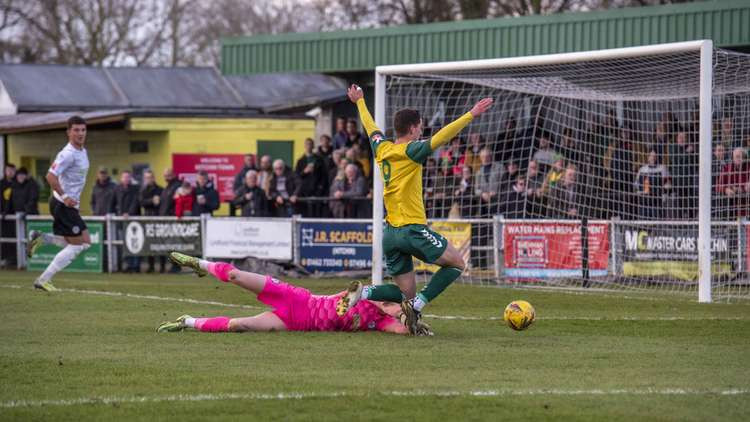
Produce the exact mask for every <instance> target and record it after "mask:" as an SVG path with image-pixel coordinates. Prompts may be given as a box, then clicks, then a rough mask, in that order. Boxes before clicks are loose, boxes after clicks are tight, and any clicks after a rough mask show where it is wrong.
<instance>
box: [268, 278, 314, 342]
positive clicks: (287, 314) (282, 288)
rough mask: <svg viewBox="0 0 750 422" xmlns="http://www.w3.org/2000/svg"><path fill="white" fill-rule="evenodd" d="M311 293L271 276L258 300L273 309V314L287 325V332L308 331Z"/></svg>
mask: <svg viewBox="0 0 750 422" xmlns="http://www.w3.org/2000/svg"><path fill="white" fill-rule="evenodd" d="M310 296H311V293H310V291H309V290H307V289H303V288H301V287H296V286H292V285H291V284H287V283H284V282H283V281H279V280H277V279H275V278H273V277H271V276H270V275H267V276H266V285H265V286H264V287H263V291H262V292H260V294H259V295H258V300H259V301H261V302H263V303H265V304H266V305H268V306H270V307H271V308H273V313H274V314H275V315H276V316H277V317H279V319H281V321H282V322H283V323H284V325H286V328H287V330H290V331H300V330H307V329H308V328H307V327H308V326H309V325H310V324H309V320H310V311H309V309H308V301H309V300H310Z"/></svg>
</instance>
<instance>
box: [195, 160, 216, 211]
mask: <svg viewBox="0 0 750 422" xmlns="http://www.w3.org/2000/svg"><path fill="white" fill-rule="evenodd" d="M194 196H195V202H193V215H201V214H210V215H213V213H214V211H216V210H217V209H219V205H220V204H219V192H217V191H216V189H215V188H214V184H213V182H211V180H210V179H209V178H208V173H206V172H205V171H201V172H199V173H198V179H197V180H196V182H195V195H194Z"/></svg>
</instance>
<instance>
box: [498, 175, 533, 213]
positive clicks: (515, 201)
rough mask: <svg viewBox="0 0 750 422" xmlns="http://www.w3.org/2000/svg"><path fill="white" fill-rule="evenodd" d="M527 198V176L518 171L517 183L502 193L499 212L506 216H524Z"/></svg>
mask: <svg viewBox="0 0 750 422" xmlns="http://www.w3.org/2000/svg"><path fill="white" fill-rule="evenodd" d="M527 198H528V190H527V189H526V176H524V175H523V174H522V173H517V174H516V178H515V183H514V184H513V185H512V186H508V187H507V188H506V189H505V191H503V192H501V193H500V201H499V211H498V212H499V213H500V214H502V215H503V217H504V218H524V217H525V211H526V202H527Z"/></svg>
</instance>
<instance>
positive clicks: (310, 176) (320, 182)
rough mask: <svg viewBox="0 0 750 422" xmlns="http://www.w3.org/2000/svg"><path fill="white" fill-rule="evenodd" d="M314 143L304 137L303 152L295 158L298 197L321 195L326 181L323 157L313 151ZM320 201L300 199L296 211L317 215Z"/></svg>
mask: <svg viewBox="0 0 750 422" xmlns="http://www.w3.org/2000/svg"><path fill="white" fill-rule="evenodd" d="M314 147H315V143H314V142H313V140H312V139H311V138H307V139H305V154H304V155H303V156H302V157H301V158H300V159H299V160H297V165H296V166H295V169H294V172H295V173H296V174H297V180H299V182H300V186H299V197H300V198H307V197H311V196H321V195H323V194H324V190H325V189H326V187H327V185H328V183H327V180H326V178H327V177H326V169H325V165H324V164H323V159H322V158H321V157H320V156H318V154H315V152H314ZM319 208H320V203H318V202H305V201H300V203H299V204H298V207H297V212H299V213H300V214H302V215H303V216H304V217H319V216H320V212H319Z"/></svg>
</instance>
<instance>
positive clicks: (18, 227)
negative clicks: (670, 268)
mask: <svg viewBox="0 0 750 422" xmlns="http://www.w3.org/2000/svg"><path fill="white" fill-rule="evenodd" d="M83 218H84V221H87V222H101V223H103V226H104V230H103V236H102V238H101V240H100V241H101V242H102V245H103V246H104V247H105V251H106V262H107V271H108V272H110V273H111V272H114V271H115V269H116V268H117V266H118V262H119V258H120V256H119V255H120V251H119V249H120V248H121V247H123V246H124V243H125V242H124V240H123V239H122V238H120V230H119V228H118V224H120V223H124V222H129V221H171V222H175V221H200V223H201V224H200V234H201V243H202V245H201V246H202V250H203V255H204V257H205V254H206V238H207V236H206V227H207V222H208V220H209V219H211V220H233V221H241V220H247V221H255V222H264V221H265V222H270V221H286V222H291V223H292V233H291V244H292V259H291V261H290V262H293V263H295V264H298V265H299V264H300V262H301V258H302V257H301V255H300V249H301V242H300V235H299V227H300V226H299V225H300V224H304V223H331V224H336V223H365V224H369V223H372V222H373V220H372V219H355V218H345V219H335V218H304V217H301V216H298V215H295V216H292V217H290V218H250V217H225V216H222V217H212V216H210V215H208V214H203V215H201V216H192V217H182V218H177V217H171V216H169V217H167V216H129V217H123V216H116V215H113V214H108V215H106V216H86V217H83ZM3 219H4V221H13V222H14V225H15V233H16V235H15V236H9V235H8V234H7V233H0V244H15V245H16V266H17V268H18V269H23V268H26V266H27V258H26V253H25V250H26V243H27V238H26V232H27V230H26V228H27V222H30V221H52V220H53V218H52V216H50V215H25V214H24V213H16V214H11V215H5V216H4V217H3ZM429 222H447V223H467V224H471V225H472V232H473V231H474V230H477V229H479V228H480V227H481V226H483V225H484V226H485V228H491V230H486V231H484V233H486V236H488V237H487V238H486V239H485V240H486V241H485V242H483V243H484V244H482V245H477V244H472V245H471V246H470V247H471V251H472V253H473V252H475V251H477V252H483V253H489V252H491V256H492V258H493V259H492V267H486V268H484V269H487V270H491V272H492V273H494V276H495V278H496V279H499V278H501V277H502V276H503V272H504V268H503V259H502V253H503V250H504V247H505V245H504V239H503V226H504V225H505V224H506V223H525V224H538V223H544V224H554V223H558V224H582V225H583V226H587V225H592V224H605V225H607V226H608V227H609V242H610V243H609V245H610V246H609V265H608V266H609V269H608V273H609V274H610V275H617V274H618V273H619V270H618V268H619V266H620V264H621V263H620V259H621V257H620V256H619V250H620V245H622V244H623V242H622V241H618V239H617V236H618V233H619V231H620V228H621V227H629V228H632V227H658V228H664V229H669V228H673V229H675V230H679V228H681V227H695V230H697V228H698V222H697V221H685V220H675V221H657V220H620V219H618V218H613V219H611V220H587V221H586V220H575V219H518V220H517V219H512V220H511V219H504V218H503V217H502V216H500V215H497V216H495V217H494V218H459V219H431V220H429ZM711 225H712V227H727V228H729V227H734V229H735V230H736V237H737V239H736V245H732V246H733V247H732V249H733V250H729V251H727V255H726V256H727V261H729V262H728V263H730V264H732V265H733V268H735V269H736V272H744V271H745V270H746V268H745V267H746V263H745V258H746V257H747V252H746V247H747V239H746V238H747V236H746V232H747V230H748V228H749V227H750V222H748V220H746V219H739V220H736V221H714V222H712V224H711ZM373 227H374V226H373ZM373 235H374V234H373ZM583 237H585V236H583ZM734 246H736V250H734ZM0 252H2V251H1V250H0ZM0 259H7V257H5V256H1V255H0Z"/></svg>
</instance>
